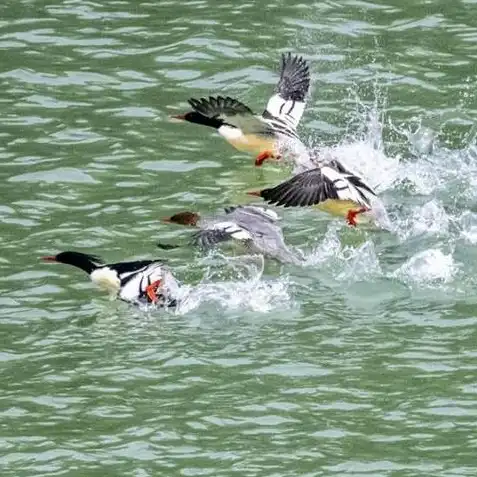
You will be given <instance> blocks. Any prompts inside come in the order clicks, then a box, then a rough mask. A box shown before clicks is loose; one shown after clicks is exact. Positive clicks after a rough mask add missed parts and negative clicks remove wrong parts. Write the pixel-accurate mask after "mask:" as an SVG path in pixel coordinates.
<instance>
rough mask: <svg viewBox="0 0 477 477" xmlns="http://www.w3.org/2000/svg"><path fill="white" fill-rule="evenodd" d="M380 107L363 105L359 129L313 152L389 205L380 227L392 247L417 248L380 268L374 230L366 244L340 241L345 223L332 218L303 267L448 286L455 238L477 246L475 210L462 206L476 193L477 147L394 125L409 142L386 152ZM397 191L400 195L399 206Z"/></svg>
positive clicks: (454, 268) (346, 276) (340, 275)
mask: <svg viewBox="0 0 477 477" xmlns="http://www.w3.org/2000/svg"><path fill="white" fill-rule="evenodd" d="M358 102H359V99H358ZM377 108H378V105H377V101H375V102H374V104H373V105H371V106H369V107H367V106H366V105H363V104H360V109H361V110H362V111H363V110H364V113H361V126H360V130H359V131H358V133H354V134H353V135H351V136H350V137H349V138H347V139H343V140H342V141H341V142H340V143H339V144H337V145H335V146H331V147H321V148H320V147H315V150H316V151H319V154H320V155H321V156H322V157H325V158H328V159H331V158H336V159H338V160H339V161H341V162H343V164H344V165H345V167H347V168H349V169H351V170H352V171H355V172H357V173H358V174H360V175H361V176H362V177H363V178H364V179H365V180H366V181H367V182H368V183H369V184H370V185H371V186H372V187H373V188H375V190H376V192H377V193H378V195H379V196H380V199H382V204H385V205H386V207H391V208H393V214H392V216H393V220H392V221H391V225H390V226H388V227H383V228H385V229H387V230H388V231H390V233H391V234H392V235H393V236H394V237H395V239H394V240H395V241H396V242H397V243H396V245H397V244H399V243H404V242H407V241H409V240H411V239H412V246H413V247H414V246H415V247H416V248H418V249H419V248H421V250H420V251H418V252H416V253H415V254H414V255H413V256H411V258H409V259H408V260H407V261H405V262H404V263H403V264H402V265H400V266H398V267H397V268H395V269H394V270H389V269H388V270H385V269H384V270H383V267H382V265H381V264H380V261H379V257H378V254H377V253H376V251H375V240H376V239H375V237H374V235H373V234H372V233H370V234H369V236H368V239H367V240H366V241H365V243H364V244H360V245H358V246H353V247H352V246H342V244H341V240H340V237H339V232H340V229H342V228H343V227H345V225H344V224H343V222H342V219H334V220H333V219H332V222H331V223H330V226H329V227H328V230H327V232H326V234H325V235H324V236H323V238H322V240H321V241H320V242H319V243H318V245H316V246H315V247H314V248H313V249H312V251H311V252H310V253H309V254H308V255H307V260H306V266H317V265H320V266H321V267H325V268H328V269H330V268H332V270H333V274H332V275H333V277H334V278H335V279H336V280H337V281H340V280H363V279H364V280H368V279H372V278H373V277H376V276H382V277H385V278H391V279H398V280H399V281H401V282H403V283H405V284H407V285H408V286H411V287H414V286H416V285H424V286H433V287H435V286H442V285H443V284H449V283H451V282H452V281H454V279H455V277H456V274H457V273H458V271H459V270H460V268H461V267H462V266H463V264H460V263H456V261H455V259H454V256H453V254H454V248H455V243H456V241H457V240H458V239H459V238H461V239H463V241H464V242H465V243H467V244H471V245H473V244H476V243H477V214H476V213H474V212H471V211H470V210H468V209H466V207H468V206H469V205H470V206H471V205H472V204H473V202H475V199H476V198H477V193H476V192H475V190H476V189H477V179H475V177H477V149H476V147H475V146H474V145H473V144H471V145H469V146H468V147H466V148H464V149H459V150H452V149H448V148H446V147H443V146H441V145H440V144H439V143H438V138H437V134H436V133H435V132H434V131H433V130H432V129H430V128H428V127H423V126H422V125H421V124H419V125H418V127H417V128H414V129H413V131H411V130H410V129H408V130H406V129H405V128H401V129H400V130H397V128H396V127H394V126H393V125H391V129H392V130H393V131H394V132H396V131H398V132H399V133H400V134H401V136H404V137H405V138H406V139H407V146H406V144H404V145H403V146H404V147H401V149H402V151H401V154H395V155H393V156H388V155H387V154H386V151H385V148H384V141H383V138H382V130H383V126H382V124H383V120H382V119H381V121H379V120H378V119H379V117H380V115H379V114H378V111H377ZM396 192H398V193H399V194H396ZM396 196H404V198H403V199H401V201H400V203H398V204H396V203H395V201H396ZM406 196H407V197H406ZM425 196H427V200H425V201H423V199H424V198H425ZM429 196H431V197H429ZM385 217H386V220H388V219H389V217H388V216H387V214H386V216H385ZM389 224H390V222H388V225H389ZM390 240H392V238H391V239H390ZM436 240H441V241H442V240H444V242H443V243H441V244H439V243H436ZM444 244H445V245H444ZM422 245H424V249H423V247H422ZM442 247H444V248H442ZM443 250H447V251H443ZM384 260H385V258H384ZM466 266H467V264H466Z"/></svg>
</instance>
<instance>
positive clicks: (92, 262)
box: [43, 251, 179, 307]
mask: <svg viewBox="0 0 477 477" xmlns="http://www.w3.org/2000/svg"><path fill="white" fill-rule="evenodd" d="M43 260H45V261H48V262H59V263H66V264H68V265H73V266H74V267H78V268H81V270H84V271H85V272H86V273H87V274H88V275H89V276H90V278H91V281H92V282H93V283H95V284H96V285H98V287H99V288H101V289H103V290H105V291H108V292H109V293H110V295H111V296H112V297H118V298H120V299H121V300H123V301H126V302H129V303H135V304H139V303H141V301H145V302H147V303H155V304H156V305H159V306H166V307H171V306H176V299H175V296H177V291H178V289H179V284H178V282H177V280H176V279H175V278H174V276H173V275H172V274H171V272H170V271H169V270H167V269H166V268H164V264H163V262H161V261H159V260H138V261H135V262H119V263H111V264H104V263H103V261H102V260H101V259H100V258H99V257H97V256H95V255H88V254H86V253H81V252H71V251H67V252H61V253H59V254H58V255H52V256H47V257H43Z"/></svg>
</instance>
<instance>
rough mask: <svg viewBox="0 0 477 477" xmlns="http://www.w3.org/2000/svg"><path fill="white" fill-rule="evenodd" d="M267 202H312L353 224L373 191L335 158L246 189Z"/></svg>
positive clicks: (367, 206)
mask: <svg viewBox="0 0 477 477" xmlns="http://www.w3.org/2000/svg"><path fill="white" fill-rule="evenodd" d="M248 194H249V195H254V196H258V197H262V198H263V199H264V200H265V201H266V202H268V203H269V204H276V205H283V206H285V207H306V206H316V207H317V208H318V209H320V210H323V211H324V212H328V213H329V214H331V215H337V216H344V217H346V219H347V222H348V224H349V225H352V226H356V225H357V216H358V215H359V214H362V213H364V212H368V211H370V210H371V208H372V207H371V202H370V201H371V200H372V198H373V197H376V194H375V192H374V191H373V190H372V189H371V187H370V186H369V185H367V184H366V183H365V182H364V181H363V179H361V178H360V177H359V176H358V175H356V174H354V173H352V172H350V171H349V170H347V169H346V168H345V167H344V166H343V165H342V164H341V163H340V162H338V161H337V160H331V161H329V162H327V163H326V164H323V165H321V166H320V167H315V168H314V169H310V170H307V171H305V172H302V173H300V174H297V175H295V176H293V177H292V178H291V179H289V180H287V181H285V182H282V183H281V184H279V185H277V186H275V187H271V188H266V189H262V190H259V191H254V192H248Z"/></svg>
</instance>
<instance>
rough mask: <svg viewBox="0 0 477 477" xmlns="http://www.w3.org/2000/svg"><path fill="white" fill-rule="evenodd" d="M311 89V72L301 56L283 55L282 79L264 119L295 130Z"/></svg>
mask: <svg viewBox="0 0 477 477" xmlns="http://www.w3.org/2000/svg"><path fill="white" fill-rule="evenodd" d="M309 89H310V71H309V67H308V64H307V62H306V61H305V60H304V59H303V58H302V57H301V56H292V55H291V53H288V54H286V55H285V54H284V55H282V61H281V71H280V79H279V81H278V84H277V86H276V88H275V94H274V95H273V96H272V97H271V98H270V99H269V100H268V104H267V107H266V109H265V111H264V112H263V118H264V119H265V120H267V121H270V122H271V123H272V124H274V122H275V121H276V120H278V121H277V122H278V123H282V124H284V125H286V126H287V127H288V128H291V129H292V130H295V129H296V128H297V126H298V123H299V122H300V119H301V117H302V116H303V112H304V111H305V106H306V95H307V93H308V90H309Z"/></svg>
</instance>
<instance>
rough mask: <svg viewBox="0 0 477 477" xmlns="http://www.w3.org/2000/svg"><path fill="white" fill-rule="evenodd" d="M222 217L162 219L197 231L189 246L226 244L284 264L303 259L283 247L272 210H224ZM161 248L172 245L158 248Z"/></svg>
mask: <svg viewBox="0 0 477 477" xmlns="http://www.w3.org/2000/svg"><path fill="white" fill-rule="evenodd" d="M224 211H225V214H220V215H217V216H215V217H213V218H201V217H200V216H199V214H197V213H195V212H180V213H178V214H175V215H173V216H172V217H168V218H166V219H163V221H164V222H170V223H176V224H181V225H190V226H193V227H199V228H200V230H199V231H198V232H196V233H194V235H193V238H192V240H191V244H192V245H195V246H199V247H200V248H202V249H209V248H212V247H214V246H215V245H217V244H219V243H221V242H226V241H229V240H236V241H238V242H240V243H241V244H243V245H245V247H246V248H247V250H248V251H249V252H251V253H259V254H262V255H265V256H268V257H271V258H274V259H276V260H278V261H281V262H285V263H294V264H299V263H301V262H302V259H301V258H299V257H298V256H297V255H296V253H294V252H293V251H291V250H290V249H289V248H288V247H287V245H286V244H285V240H284V238H283V234H282V230H281V227H280V226H279V225H278V223H277V222H278V221H279V217H278V215H277V214H276V213H275V212H274V211H273V210H271V209H267V208H264V207H256V206H252V205H247V206H236V207H226V208H224ZM158 246H159V247H161V248H176V246H174V245H163V244H158Z"/></svg>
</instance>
